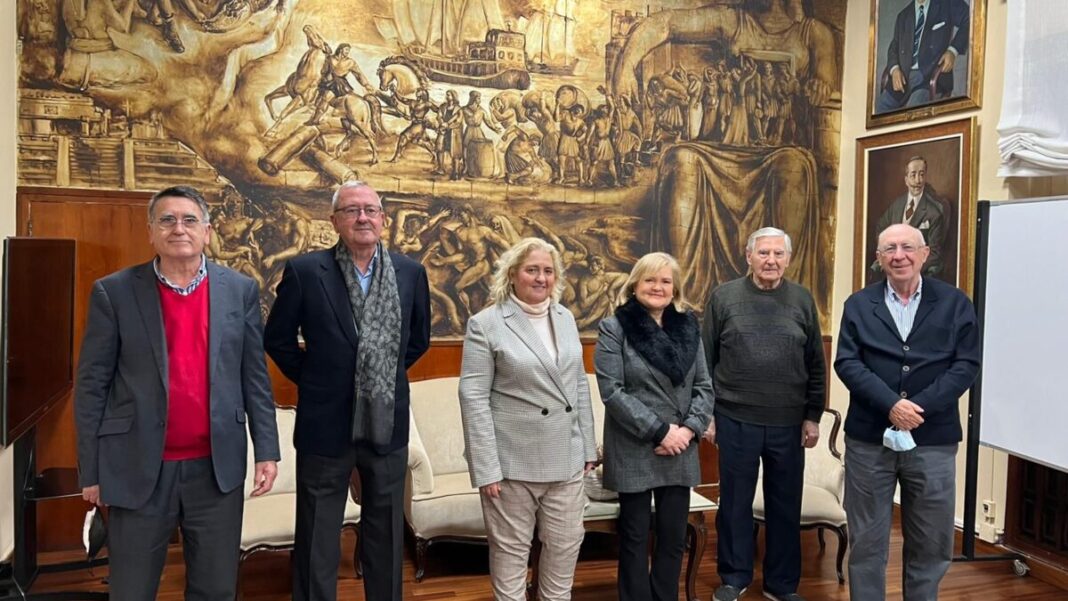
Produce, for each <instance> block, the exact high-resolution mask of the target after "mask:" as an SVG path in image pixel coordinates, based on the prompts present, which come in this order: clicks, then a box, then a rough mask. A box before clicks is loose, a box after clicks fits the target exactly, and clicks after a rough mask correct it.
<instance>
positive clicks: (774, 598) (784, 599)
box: [764, 591, 805, 601]
mask: <svg viewBox="0 0 1068 601" xmlns="http://www.w3.org/2000/svg"><path fill="white" fill-rule="evenodd" d="M764 598H765V599H771V601H805V598H804V597H802V596H801V595H798V594H797V593H784V594H782V595H776V594H775V593H769V592H768V591H764Z"/></svg>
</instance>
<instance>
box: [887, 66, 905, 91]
mask: <svg viewBox="0 0 1068 601" xmlns="http://www.w3.org/2000/svg"><path fill="white" fill-rule="evenodd" d="M905 83H906V82H905V74H904V73H902V72H901V69H893V70H892V71H890V87H891V88H893V89H894V91H895V92H904V91H905Z"/></svg>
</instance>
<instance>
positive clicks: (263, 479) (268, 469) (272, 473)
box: [251, 461, 278, 497]
mask: <svg viewBox="0 0 1068 601" xmlns="http://www.w3.org/2000/svg"><path fill="white" fill-rule="evenodd" d="M277 477H278V464H277V463H275V462H274V461H257V462H256V475H255V476H253V479H252V483H253V484H255V485H256V486H255V488H253V489H252V494H251V496H253V497H258V496H260V495H265V494H267V493H268V492H270V491H271V487H272V486H274V479H275V478H277Z"/></svg>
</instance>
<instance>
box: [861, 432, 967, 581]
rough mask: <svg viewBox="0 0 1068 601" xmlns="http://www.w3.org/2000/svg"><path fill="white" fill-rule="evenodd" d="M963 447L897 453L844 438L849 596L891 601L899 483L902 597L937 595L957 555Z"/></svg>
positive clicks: (942, 446)
mask: <svg viewBox="0 0 1068 601" xmlns="http://www.w3.org/2000/svg"><path fill="white" fill-rule="evenodd" d="M956 460H957V445H956V444H950V445H937V446H921V447H916V448H915V449H913V450H911V451H907V452H904V453H898V452H895V451H891V450H890V449H888V448H886V447H884V446H882V445H879V444H871V443H867V442H860V441H858V440H854V439H852V438H849V437H848V436H847V437H846V453H845V472H846V476H845V510H846V516H847V519H848V523H849V598H850V599H851V600H852V601H883V600H884V599H886V562H887V556H888V555H889V551H890V526H891V523H892V521H893V512H894V489H895V488H896V486H897V484H898V483H900V484H901V530H902V534H903V535H904V539H905V543H904V546H903V548H902V556H903V557H902V562H901V563H902V567H903V574H902V580H903V591H904V601H935V600H936V599H938V586H939V584H940V583H941V582H942V577H943V576H945V574H946V570H948V569H949V564H950V561H951V560H952V557H953V533H954V527H953V511H954V505H955V497H956V484H955V481H956V466H957V464H956Z"/></svg>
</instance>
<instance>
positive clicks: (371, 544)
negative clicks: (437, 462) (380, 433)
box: [293, 444, 408, 601]
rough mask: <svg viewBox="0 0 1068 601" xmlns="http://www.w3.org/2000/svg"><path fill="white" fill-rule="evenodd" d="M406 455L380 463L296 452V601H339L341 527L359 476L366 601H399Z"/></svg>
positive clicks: (376, 458)
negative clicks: (354, 475) (351, 481)
mask: <svg viewBox="0 0 1068 601" xmlns="http://www.w3.org/2000/svg"><path fill="white" fill-rule="evenodd" d="M407 466H408V447H407V446H405V447H402V448H400V449H397V450H396V451H393V452H391V453H389V454H387V455H379V454H378V453H376V452H375V451H374V449H372V448H371V447H370V446H369V445H365V444H355V445H353V446H352V447H350V448H349V450H348V452H346V453H345V454H344V455H342V456H341V457H324V456H322V455H312V454H310V453H301V452H299V451H298V452H297V528H296V541H295V545H294V551H293V562H294V565H293V599H294V601H334V600H335V599H337V570H338V563H339V562H340V561H341V522H342V520H343V519H344V516H345V499H346V497H347V495H348V494H349V478H350V477H351V475H352V470H353V469H356V470H357V471H358V472H359V475H360V483H361V487H362V490H361V494H360V564H361V565H362V566H363V590H364V594H365V597H366V598H367V599H373V600H374V601H401V566H402V564H401V562H402V551H403V547H402V545H403V542H404V508H403V501H404V475H405V471H406V469H407Z"/></svg>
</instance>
